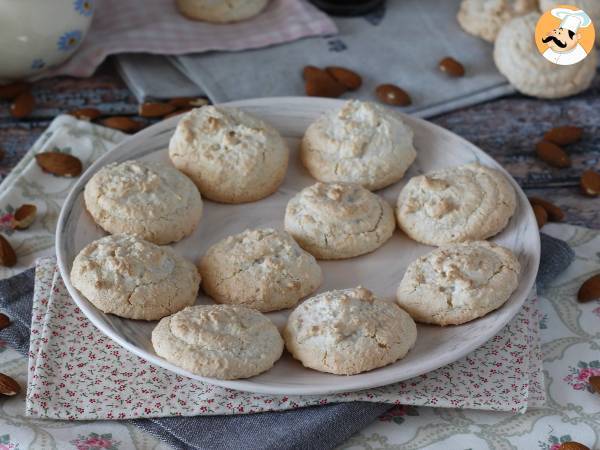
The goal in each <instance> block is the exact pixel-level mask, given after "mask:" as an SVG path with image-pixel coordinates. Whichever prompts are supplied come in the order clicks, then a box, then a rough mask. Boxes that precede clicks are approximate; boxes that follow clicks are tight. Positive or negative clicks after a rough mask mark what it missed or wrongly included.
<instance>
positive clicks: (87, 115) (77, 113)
mask: <svg viewBox="0 0 600 450" xmlns="http://www.w3.org/2000/svg"><path fill="white" fill-rule="evenodd" d="M69 115H71V116H73V117H76V118H77V119H79V120H88V121H92V120H96V119H97V118H98V117H100V116H101V115H102V111H100V110H99V109H96V108H79V109H74V110H73V111H69Z"/></svg>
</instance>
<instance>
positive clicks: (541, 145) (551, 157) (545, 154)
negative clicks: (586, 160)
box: [535, 141, 571, 168]
mask: <svg viewBox="0 0 600 450" xmlns="http://www.w3.org/2000/svg"><path fill="white" fill-rule="evenodd" d="M535 151H536V153H537V155H538V157H539V158H540V159H541V160H542V161H545V162H546V163H548V164H550V165H551V166H552V167H558V168H565V167H571V158H569V155H567V153H566V152H565V151H564V150H563V149H562V148H560V147H559V146H558V145H556V144H553V143H552V142H549V141H540V142H538V143H537V145H536V146H535Z"/></svg>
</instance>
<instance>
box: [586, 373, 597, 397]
mask: <svg viewBox="0 0 600 450" xmlns="http://www.w3.org/2000/svg"><path fill="white" fill-rule="evenodd" d="M588 383H590V386H591V387H592V389H593V390H594V392H596V393H598V394H600V375H594V376H591V377H589V378H588Z"/></svg>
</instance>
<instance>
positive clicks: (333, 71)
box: [325, 66, 362, 91]
mask: <svg viewBox="0 0 600 450" xmlns="http://www.w3.org/2000/svg"><path fill="white" fill-rule="evenodd" d="M325 70H326V71H327V73H328V74H329V75H331V76H332V77H333V78H334V79H335V80H336V81H337V82H338V83H340V84H341V85H342V86H344V87H345V88H346V89H348V90H350V91H355V90H356V89H358V88H360V87H361V86H362V78H361V76H360V75H359V74H357V73H356V72H353V71H352V70H350V69H346V68H345V67H335V66H331V67H327V68H325Z"/></svg>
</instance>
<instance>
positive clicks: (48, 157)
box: [35, 152, 83, 177]
mask: <svg viewBox="0 0 600 450" xmlns="http://www.w3.org/2000/svg"><path fill="white" fill-rule="evenodd" d="M35 160H36V161H37V163H38V165H39V166H40V167H41V168H42V170H43V171H44V172H48V173H51V174H52V175H58V176H60V177H77V176H79V175H80V174H81V170H82V169H83V167H82V165H81V161H80V160H79V159H78V158H76V157H75V156H72V155H69V154H67V153H61V152H46V153H38V154H37V155H35Z"/></svg>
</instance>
